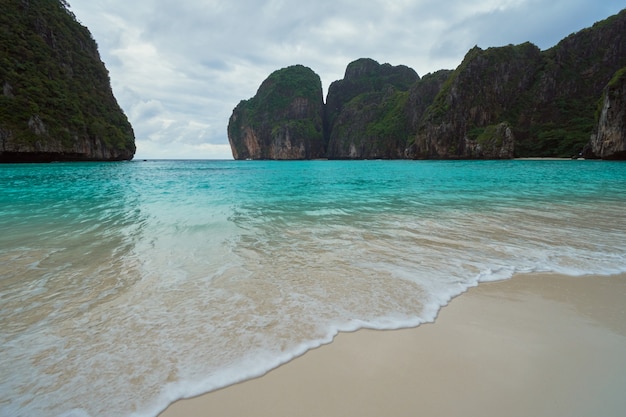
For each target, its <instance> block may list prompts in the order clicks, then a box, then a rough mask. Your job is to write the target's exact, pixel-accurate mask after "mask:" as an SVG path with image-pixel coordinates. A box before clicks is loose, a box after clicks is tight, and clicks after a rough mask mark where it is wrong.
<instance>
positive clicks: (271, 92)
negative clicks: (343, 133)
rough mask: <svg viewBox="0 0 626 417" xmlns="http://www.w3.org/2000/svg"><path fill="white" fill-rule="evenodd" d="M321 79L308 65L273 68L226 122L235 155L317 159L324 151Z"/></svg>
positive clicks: (242, 156)
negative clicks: (253, 94) (255, 90)
mask: <svg viewBox="0 0 626 417" xmlns="http://www.w3.org/2000/svg"><path fill="white" fill-rule="evenodd" d="M323 117H324V101H323V97H322V82H321V80H320V78H319V76H318V75H317V74H315V73H314V72H313V71H312V70H311V69H310V68H307V67H304V66H302V65H295V66H291V67H287V68H283V69H281V70H278V71H275V72H273V73H272V74H271V75H270V76H269V77H268V78H267V79H266V80H265V81H263V83H262V84H261V86H260V87H259V89H258V91H257V93H256V95H255V96H254V97H253V98H251V99H250V100H243V101H241V102H240V103H239V104H238V105H237V107H236V108H235V109H234V110H233V113H232V115H231V117H230V120H229V123H228V141H229V142H230V146H231V149H232V152H233V157H234V158H235V159H315V158H323V157H325V155H326V149H325V142H324V126H323Z"/></svg>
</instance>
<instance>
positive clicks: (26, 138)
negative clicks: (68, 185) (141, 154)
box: [0, 0, 135, 162]
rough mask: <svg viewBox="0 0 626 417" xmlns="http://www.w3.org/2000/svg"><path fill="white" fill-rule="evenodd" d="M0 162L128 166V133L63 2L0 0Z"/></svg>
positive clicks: (85, 34)
mask: <svg viewBox="0 0 626 417" xmlns="http://www.w3.org/2000/svg"><path fill="white" fill-rule="evenodd" d="M0 28H1V29H0V86H1V87H2V90H1V91H0V162H49V161H75V160H76V161H87V160H127V159H132V157H133V155H134V153H135V138H134V133H133V130H132V127H131V125H130V123H129V122H128V119H127V118H126V116H125V115H124V113H123V111H122V110H121V108H120V107H119V105H118V103H117V101H116V100H115V97H114V96H113V93H112V91H111V86H110V80H109V76H108V72H107V70H106V68H105V67H104V64H103V63H102V61H101V60H100V56H99V54H98V49H97V45H96V42H95V41H94V40H93V38H92V37H91V34H90V33H89V31H88V29H87V28H85V27H84V26H82V25H81V24H80V23H78V22H77V20H76V18H75V16H74V15H73V13H72V12H71V11H70V10H69V8H68V6H67V3H66V2H65V1H51V0H30V1H18V0H2V13H0Z"/></svg>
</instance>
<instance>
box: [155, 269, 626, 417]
mask: <svg viewBox="0 0 626 417" xmlns="http://www.w3.org/2000/svg"><path fill="white" fill-rule="evenodd" d="M625 392H626V274H622V275H619V276H610V277H602V276H587V277H564V276H559V275H555V274H550V275H545V274H534V275H522V276H517V277H514V278H513V279H511V280H507V281H500V282H494V283H484V284H481V285H479V286H478V287H475V288H471V289H470V290H469V291H468V292H467V293H465V294H463V295H461V296H459V297H457V298H455V299H453V300H452V301H451V302H450V304H449V305H448V306H446V307H444V308H443V309H442V310H441V311H440V313H439V316H438V318H437V320H436V321H435V322H434V323H429V324H424V325H422V326H419V327H417V328H414V329H404V330H395V331H373V330H360V331H357V332H354V333H347V334H343V333H342V334H339V335H338V336H337V337H336V338H335V340H334V341H333V342H332V343H330V344H328V345H325V346H322V347H320V348H318V349H314V350H311V351H309V352H307V353H306V354H304V355H303V356H301V357H299V358H297V359H295V360H293V361H291V362H289V363H287V364H285V365H283V366H281V367H279V368H277V369H275V370H273V371H271V372H269V373H267V374H266V375H265V376H263V377H260V378H257V379H253V380H249V381H246V382H243V383H240V384H237V385H233V386H230V387H227V388H225V389H222V390H218V391H215V392H212V393H209V394H205V395H203V396H200V397H196V398H192V399H188V400H181V401H178V402H176V403H174V404H172V405H171V406H170V407H169V408H168V409H167V410H166V411H165V412H163V413H162V414H161V416H163V417H168V416H221V417H227V416H257V417H258V416H300V417H303V416H327V417H328V416H344V417H346V416H359V417H367V416H372V417H373V416H376V417H380V416H416V415H425V416H464V417H470V416H482V417H485V416H499V417H501V416H508V417H511V416H534V417H537V416H546V417H547V416H550V417H560V416H563V417H565V416H567V417H575V416H580V417H583V416H585V417H588V416H603V417H613V416H615V417H618V416H623V415H624V413H625V412H626V395H625V394H624V393H625Z"/></svg>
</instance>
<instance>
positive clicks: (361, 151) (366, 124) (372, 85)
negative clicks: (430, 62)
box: [326, 58, 419, 159]
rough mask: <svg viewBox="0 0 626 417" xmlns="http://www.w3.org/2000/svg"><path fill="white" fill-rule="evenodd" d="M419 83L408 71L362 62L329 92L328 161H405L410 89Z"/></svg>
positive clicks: (400, 67) (353, 65)
mask: <svg viewBox="0 0 626 417" xmlns="http://www.w3.org/2000/svg"><path fill="white" fill-rule="evenodd" d="M418 80H419V76H418V75H417V73H416V72H415V71H414V70H412V69H411V68H409V67H406V66H403V65H400V66H391V65H390V64H383V65H380V64H379V63H378V62H376V61H374V60H372V59H366V58H363V59H359V60H357V61H354V62H352V63H350V64H349V65H348V67H347V68H346V72H345V76H344V79H343V80H340V81H335V82H334V83H332V84H331V85H330V87H329V89H328V96H327V105H326V128H327V131H326V132H327V137H328V154H327V155H328V158H331V159H374V158H385V159H398V158H402V157H403V154H404V149H405V147H406V139H407V136H408V134H409V131H408V129H409V122H408V119H407V115H406V114H405V112H404V109H405V104H406V102H407V99H408V96H409V94H408V90H409V88H410V87H411V86H412V85H414V84H415V83H416V82H417V81H418Z"/></svg>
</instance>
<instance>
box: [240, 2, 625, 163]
mask: <svg viewBox="0 0 626 417" xmlns="http://www.w3.org/2000/svg"><path fill="white" fill-rule="evenodd" d="M625 66H626V10H624V11H622V12H620V13H619V14H617V15H615V16H612V17H610V18H608V19H606V20H604V21H601V22H598V23H596V24H595V25H593V27H591V28H588V29H583V30H581V31H579V32H576V33H574V34H572V35H570V36H568V37H567V38H565V39H563V40H562V41H561V42H559V43H558V44H557V45H555V46H554V47H553V48H550V49H548V50H546V51H541V50H539V48H538V47H536V46H535V45H533V44H531V43H528V42H527V43H523V44H521V45H508V46H504V47H497V48H487V49H481V48H478V47H474V48H473V49H471V50H470V51H469V52H468V53H467V54H466V56H465V58H464V59H463V62H462V63H461V64H460V65H459V67H458V68H456V69H455V70H454V71H439V72H436V73H434V74H427V75H426V76H424V77H423V78H421V79H420V77H419V76H418V75H417V74H416V73H415V71H413V70H412V69H410V68H408V67H405V66H402V65H400V66H391V65H389V64H382V65H380V64H378V63H377V62H376V61H374V60H371V59H367V58H363V59H359V60H357V61H354V62H352V63H350V64H349V65H348V67H347V69H346V73H345V76H344V79H343V80H339V81H336V82H334V83H332V84H331V85H330V87H329V91H328V96H327V100H326V105H325V106H324V105H323V103H322V104H321V106H322V108H324V110H323V112H322V114H323V122H322V125H323V127H324V129H323V130H324V132H323V135H322V136H323V140H322V141H321V142H320V140H319V138H320V133H319V130H317V129H314V130H311V132H312V133H313V136H311V138H312V139H313V140H312V141H311V143H313V144H315V148H314V150H313V149H309V148H308V146H309V145H307V140H306V138H301V139H299V142H298V146H296V148H298V149H300V150H299V151H298V152H296V153H294V152H293V151H292V149H293V148H294V144H293V143H292V141H287V140H282V139H281V140H273V141H267V142H264V141H263V140H259V139H258V137H259V132H260V131H259V126H260V125H259V120H265V121H267V120H269V119H272V118H279V119H281V120H282V122H281V123H283V124H285V123H288V119H285V118H284V116H285V111H284V109H281V108H276V107H274V106H273V105H272V104H271V103H269V102H266V103H265V107H264V108H265V113H264V115H263V116H262V117H261V118H260V119H259V118H258V117H257V118H256V119H255V118H246V117H247V116H246V117H244V118H243V119H245V120H244V123H242V116H241V114H242V112H241V109H240V108H239V106H238V108H237V109H235V111H234V112H233V116H232V117H231V124H233V123H235V124H238V126H239V129H240V130H241V131H242V132H247V133H246V135H243V134H241V133H237V132H236V131H233V132H232V134H231V128H230V125H229V139H231V138H232V139H231V147H232V149H233V155H234V156H235V158H238V159H241V156H242V155H245V158H252V159H264V158H273V159H275V158H276V156H277V155H281V158H284V157H287V158H290V159H296V158H297V159H301V158H310V157H311V156H309V155H315V156H313V157H316V158H317V157H320V156H326V157H328V158H332V159H371V158H392V159H397V158H410V159H505V158H513V157H516V156H517V157H524V156H560V157H564V156H566V157H570V156H574V155H578V154H579V153H580V152H581V150H582V149H583V148H585V146H586V145H588V144H589V137H590V135H591V134H592V132H594V129H596V126H597V125H598V121H597V120H596V114H597V113H598V112H597V111H596V109H597V106H598V104H597V103H598V100H600V98H601V97H602V94H603V91H604V87H605V86H606V85H607V83H609V81H610V80H611V77H612V76H613V75H614V74H615V72H616V71H618V70H619V69H620V68H623V67H625ZM318 78H319V77H318ZM289 89H291V90H295V89H296V88H295V87H294V86H290V87H289V88H287V89H283V91H284V92H287V91H288V90H289ZM260 90H261V89H260ZM611 91H613V92H612V93H611V94H613V95H612V97H613V98H612V99H611V100H612V101H610V103H609V104H607V105H608V106H610V107H608V108H607V111H606V112H605V113H606V115H605V116H603V117H604V119H602V120H605V119H606V120H605V121H602V123H601V124H602V126H604V127H602V128H598V129H597V131H598V135H597V136H596V137H595V139H594V140H596V141H598V140H600V139H599V138H608V137H611V138H615V137H616V136H615V135H616V134H610V135H609V134H608V133H606V132H608V130H607V129H609V128H608V127H606V126H608V125H607V123H613V125H612V126H615V123H616V122H615V120H617V119H618V118H619V115H616V114H613V113H612V112H611V111H608V110H609V109H611V108H613V107H612V106H617V105H618V104H616V103H617V102H616V101H615V96H616V94H617V93H615V90H611ZM283 98H284V100H285V101H287V102H289V101H290V100H291V99H293V98H294V97H289V96H287V97H283ZM254 100H257V101H256V102H255V104H254V107H255V108H256V107H259V106H261V104H259V103H260V102H259V100H263V99H262V98H261V97H260V96H259V94H257V96H255V98H254ZM257 113H258V112H257ZM603 114H604V113H603ZM257 116H258V114H257ZM616 118H617V119H616ZM253 120H255V121H254V122H252V121H253ZM316 120H317V119H316ZM316 123H317V122H316ZM316 126H318V124H316ZM602 129H604V130H602ZM610 129H612V131H613V132H616V131H617V130H619V128H618V127H611V128H610ZM602 140H604V141H605V142H606V143H605V145H604V148H606V149H609V148H610V147H615V146H618V145H615V144H616V143H618V141H617V139H610V143H612V144H613V145H610V146H609V145H608V143H609V142H607V141H608V140H609V139H602ZM244 144H245V146H244ZM586 147H587V148H588V149H591V146H590V144H589V146H586ZM243 148H248V149H256V150H255V151H254V152H248V153H242V151H241V149H243ZM269 149H271V150H269ZM594 149H598V148H594ZM615 149H617V148H615ZM593 152H600V153H597V156H598V157H603V158H609V157H610V158H622V157H623V153H621V151H618V150H611V151H596V150H594V151H593ZM292 154H293V155H294V156H293V157H292V156H290V155H292ZM609 155H610V156H609Z"/></svg>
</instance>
